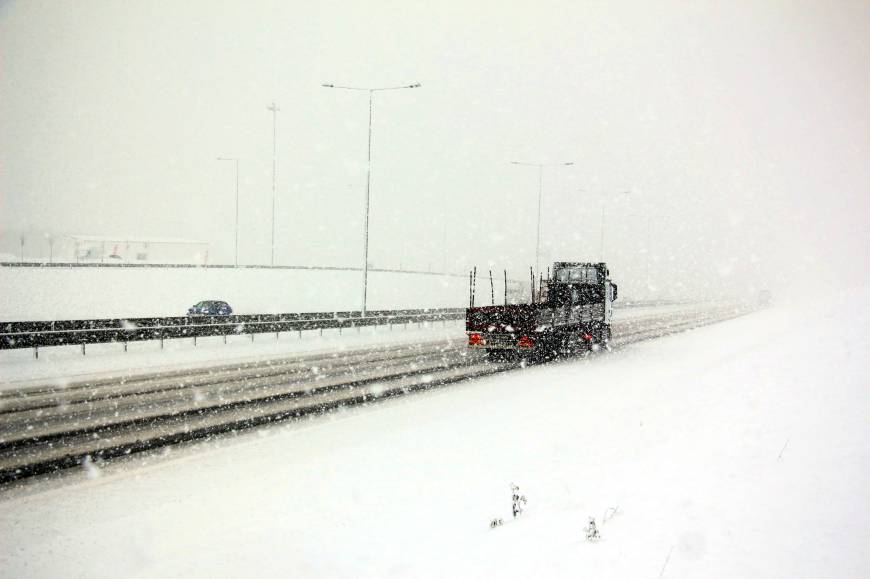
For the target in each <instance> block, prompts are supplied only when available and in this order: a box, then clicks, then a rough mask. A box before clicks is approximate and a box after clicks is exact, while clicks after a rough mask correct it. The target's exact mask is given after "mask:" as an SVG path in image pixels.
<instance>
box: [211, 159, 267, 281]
mask: <svg viewBox="0 0 870 579" xmlns="http://www.w3.org/2000/svg"><path fill="white" fill-rule="evenodd" d="M217 160H218V161H233V162H234V163H235V164H236V261H235V263H236V267H239V160H238V159H235V158H233V157H218V158H217ZM273 231H274V230H273ZM273 247H274V246H273Z"/></svg>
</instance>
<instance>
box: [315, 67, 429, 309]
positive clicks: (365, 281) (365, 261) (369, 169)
mask: <svg viewBox="0 0 870 579" xmlns="http://www.w3.org/2000/svg"><path fill="white" fill-rule="evenodd" d="M321 86H323V87H324V88H340V89H344V90H358V91H368V93H369V148H368V160H367V161H366V215H365V234H364V241H363V295H362V310H361V311H362V317H365V316H366V295H367V293H368V280H369V194H370V193H371V183H372V96H373V95H374V93H375V92H378V91H382V90H401V89H405V88H420V86H421V85H420V83H419V82H417V83H414V84H409V85H404V86H387V87H379V88H366V87H358V86H340V85H337V84H323V85H321Z"/></svg>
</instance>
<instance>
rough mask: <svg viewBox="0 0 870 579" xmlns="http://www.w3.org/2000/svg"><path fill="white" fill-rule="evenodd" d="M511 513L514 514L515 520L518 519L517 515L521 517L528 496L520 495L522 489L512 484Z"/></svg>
mask: <svg viewBox="0 0 870 579" xmlns="http://www.w3.org/2000/svg"><path fill="white" fill-rule="evenodd" d="M511 492H512V494H511V503H512V504H511V511H512V512H513V514H514V518H515V519H516V518H517V515H521V514H522V512H523V505H524V504H526V496H525V495H521V494H520V487H518V486H517V485H515V484H513V483H511Z"/></svg>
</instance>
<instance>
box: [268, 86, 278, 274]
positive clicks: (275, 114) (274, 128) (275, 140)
mask: <svg viewBox="0 0 870 579" xmlns="http://www.w3.org/2000/svg"><path fill="white" fill-rule="evenodd" d="M266 110H270V111H272V258H271V260H270V261H269V263H270V264H271V265H272V266H273V267H274V265H275V171H276V166H277V158H278V157H277V155H278V111H280V110H281V109H279V108H278V105H276V104H275V103H272V104H271V105H269V106H268V107H266Z"/></svg>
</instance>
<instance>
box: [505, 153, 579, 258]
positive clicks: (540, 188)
mask: <svg viewBox="0 0 870 579" xmlns="http://www.w3.org/2000/svg"><path fill="white" fill-rule="evenodd" d="M511 164H512V165H525V166H527V167H537V168H538V232H537V243H536V244H535V267H536V268H537V271H541V199H542V198H543V196H544V167H565V166H568V165H573V164H574V162H573V161H570V162H568V163H523V162H521V161H511Z"/></svg>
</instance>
